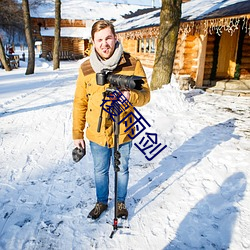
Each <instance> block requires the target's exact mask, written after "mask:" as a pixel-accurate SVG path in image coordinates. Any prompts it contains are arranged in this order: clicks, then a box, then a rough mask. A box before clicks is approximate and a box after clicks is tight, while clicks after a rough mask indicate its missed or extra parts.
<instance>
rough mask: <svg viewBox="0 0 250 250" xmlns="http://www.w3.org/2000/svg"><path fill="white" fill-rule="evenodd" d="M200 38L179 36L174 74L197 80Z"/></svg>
mask: <svg viewBox="0 0 250 250" xmlns="http://www.w3.org/2000/svg"><path fill="white" fill-rule="evenodd" d="M197 39H198V37H197V36H195V35H187V36H183V35H179V36H178V40H177V47H176V52H175V60H174V67H173V73H174V74H176V75H177V76H179V75H189V76H190V77H191V78H192V79H196V73H197V58H198V53H199V46H198V41H197Z"/></svg>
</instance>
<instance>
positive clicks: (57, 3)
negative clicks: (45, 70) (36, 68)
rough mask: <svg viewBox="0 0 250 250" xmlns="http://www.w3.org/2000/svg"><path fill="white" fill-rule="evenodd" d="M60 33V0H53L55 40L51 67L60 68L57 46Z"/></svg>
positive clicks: (58, 46) (58, 45)
mask: <svg viewBox="0 0 250 250" xmlns="http://www.w3.org/2000/svg"><path fill="white" fill-rule="evenodd" d="M60 33H61V0H55V40H54V49H53V69H54V70H55V69H58V68H60V58H59V48H60V37H61V36H60Z"/></svg>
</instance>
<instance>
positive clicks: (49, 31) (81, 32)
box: [40, 27, 91, 39]
mask: <svg viewBox="0 0 250 250" xmlns="http://www.w3.org/2000/svg"><path fill="white" fill-rule="evenodd" d="M40 32H41V35H42V36H51V37H54V32H55V28H52V27H49V28H46V29H45V28H41V31H40ZM90 35H91V28H89V27H87V28H84V27H61V37H72V38H73V37H75V38H81V39H89V38H90Z"/></svg>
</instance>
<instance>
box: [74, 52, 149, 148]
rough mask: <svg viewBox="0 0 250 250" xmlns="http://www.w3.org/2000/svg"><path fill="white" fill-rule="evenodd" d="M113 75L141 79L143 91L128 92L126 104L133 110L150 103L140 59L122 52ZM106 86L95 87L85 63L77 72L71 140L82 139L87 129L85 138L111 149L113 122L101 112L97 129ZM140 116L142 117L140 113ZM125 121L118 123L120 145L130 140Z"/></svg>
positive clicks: (91, 74)
mask: <svg viewBox="0 0 250 250" xmlns="http://www.w3.org/2000/svg"><path fill="white" fill-rule="evenodd" d="M113 73H114V74H121V75H136V76H142V77H144V78H143V81H144V84H143V85H142V90H135V89H133V90H131V91H130V99H129V102H130V103H131V104H132V105H133V107H140V106H143V105H145V104H146V103H148V102H149V100H150V89H149V86H148V83H147V79H146V75H145V72H144V70H143V67H142V65H141V63H140V61H139V60H136V59H135V58H133V57H132V56H131V55H130V54H128V53H125V52H124V53H123V55H122V58H121V60H120V63H119V65H118V66H117V68H116V69H115V70H114V71H113ZM108 87H109V84H105V85H104V86H100V85H97V83H96V73H95V72H94V70H93V69H92V67H91V65H90V61H89V60H86V61H85V62H83V63H82V65H81V67H80V69H79V75H78V79H77V83H76V90H75V97H74V102H73V140H76V139H83V138H84V132H83V131H84V129H85V125H86V123H87V128H86V137H87V138H88V139H89V140H90V141H92V142H95V143H97V144H99V145H101V146H105V145H107V146H108V147H110V148H111V147H113V146H114V135H113V120H112V118H110V116H109V114H108V113H107V112H105V111H103V114H102V124H101V130H100V132H99V133H98V132H97V126H98V121H99V116H100V110H101V104H102V103H103V92H104V91H105V90H106V89H107V88H108ZM133 107H130V108H128V109H126V110H125V111H123V112H122V113H121V115H120V120H122V119H123V118H124V117H125V116H126V115H128V114H129V113H130V112H131V111H133ZM141 115H143V114H141ZM125 129H126V127H125V124H124V122H122V123H121V124H120V136H119V144H122V143H125V142H128V141H130V140H131V139H130V138H129V137H128V133H129V131H128V132H127V133H125V132H124V131H125Z"/></svg>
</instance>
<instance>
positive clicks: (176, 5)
mask: <svg viewBox="0 0 250 250" xmlns="http://www.w3.org/2000/svg"><path fill="white" fill-rule="evenodd" d="M181 2H182V0H162V7H161V14H160V31H159V37H158V44H157V51H156V57H155V63H154V68H153V74H152V81H151V84H150V87H151V89H152V90H154V89H158V88H161V87H162V85H163V84H168V83H170V81H171V75H172V70H173V64H174V57H175V48H176V43H177V38H178V31H179V25H180V17H181Z"/></svg>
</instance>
